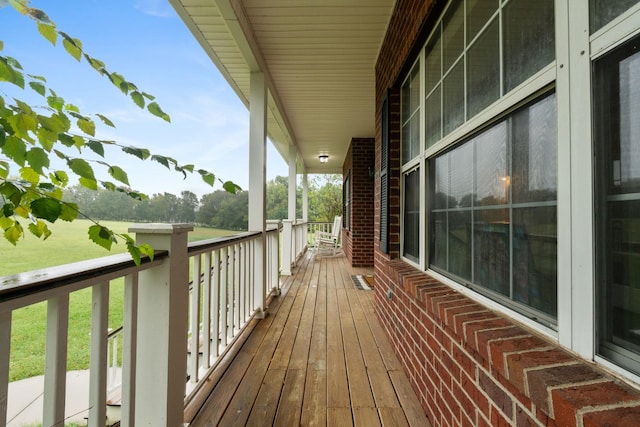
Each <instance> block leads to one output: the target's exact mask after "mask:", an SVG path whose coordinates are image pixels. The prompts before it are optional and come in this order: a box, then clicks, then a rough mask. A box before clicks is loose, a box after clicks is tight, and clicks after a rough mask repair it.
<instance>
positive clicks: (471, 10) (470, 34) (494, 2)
mask: <svg viewBox="0 0 640 427" xmlns="http://www.w3.org/2000/svg"><path fill="white" fill-rule="evenodd" d="M498 3H499V1H498V0H490V1H486V0H467V44H469V43H471V41H472V40H473V39H474V38H475V37H476V35H477V34H478V32H479V31H480V30H481V29H482V27H484V25H485V24H486V23H487V21H488V20H489V18H491V16H493V14H494V13H495V11H496V10H497V8H498Z"/></svg>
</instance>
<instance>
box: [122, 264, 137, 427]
mask: <svg viewBox="0 0 640 427" xmlns="http://www.w3.org/2000/svg"><path fill="white" fill-rule="evenodd" d="M122 323H123V325H122V328H123V329H122V381H121V383H122V385H121V387H122V406H121V408H120V414H121V424H122V425H123V426H125V427H128V426H133V425H134V420H135V408H136V404H135V403H136V402H135V399H136V360H137V339H138V329H137V325H138V274H137V273H136V274H129V275H127V276H126V277H125V279H124V308H123V313H122Z"/></svg>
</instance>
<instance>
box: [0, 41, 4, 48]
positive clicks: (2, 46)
mask: <svg viewBox="0 0 640 427" xmlns="http://www.w3.org/2000/svg"><path fill="white" fill-rule="evenodd" d="M3 49H4V42H3V41H2V40H0V50H3Z"/></svg>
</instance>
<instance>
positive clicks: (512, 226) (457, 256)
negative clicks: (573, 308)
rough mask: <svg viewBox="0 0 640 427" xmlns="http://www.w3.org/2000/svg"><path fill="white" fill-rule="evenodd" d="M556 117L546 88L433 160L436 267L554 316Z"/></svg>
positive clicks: (498, 296)
mask: <svg viewBox="0 0 640 427" xmlns="http://www.w3.org/2000/svg"><path fill="white" fill-rule="evenodd" d="M556 122H557V119H556V100H555V94H551V95H547V96H545V97H544V98H542V99H539V100H537V101H536V102H535V103H532V104H530V105H527V106H525V107H523V108H521V109H520V110H518V111H516V112H514V113H512V114H511V115H509V116H508V117H507V118H506V119H504V120H502V121H500V122H497V123H496V124H494V125H493V126H491V127H490V128H488V129H486V130H484V131H483V132H481V133H479V134H477V135H475V136H473V137H472V138H471V139H469V140H467V141H466V142H464V143H462V144H460V145H458V146H456V147H455V148H453V149H451V150H449V151H448V152H446V153H444V154H442V155H440V156H437V157H435V158H433V159H431V160H430V161H429V170H430V173H431V177H430V180H429V182H430V185H431V189H430V192H431V193H430V194H431V197H430V200H431V207H430V213H429V219H430V228H431V233H430V239H431V241H430V248H431V250H430V260H429V265H430V267H431V268H433V269H435V270H438V271H441V272H442V273H443V274H446V275H449V276H452V277H454V278H455V279H458V280H462V281H463V282H466V283H468V284H469V285H470V286H472V287H474V288H476V289H478V290H479V291H481V292H483V293H485V294H486V295H488V296H489V297H492V298H495V299H497V300H500V301H504V302H506V303H509V301H510V302H511V304H512V305H513V306H514V307H515V308H516V309H519V310H520V311H522V312H523V313H525V314H528V315H531V316H535V317H537V318H539V317H540V316H542V318H545V319H547V320H548V321H550V322H553V321H554V319H555V317H556V312H557V311H556V310H557V308H556V307H557V296H556V293H557V292H556V289H557V279H556V277H557V255H556V247H557V219H556V204H557V203H556V193H557V162H556V154H555V153H556V151H557V132H556V129H557V123H556ZM542 163H544V164H542ZM547 175H548V176H547ZM524 177H526V178H524ZM516 186H517V188H515V187H516ZM516 194H517V195H518V196H517V200H516V199H515V196H516Z"/></svg>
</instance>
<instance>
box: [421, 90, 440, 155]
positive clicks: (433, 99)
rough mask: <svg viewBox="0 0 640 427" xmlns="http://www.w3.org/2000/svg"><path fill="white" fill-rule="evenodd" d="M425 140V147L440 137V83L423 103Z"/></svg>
mask: <svg viewBox="0 0 640 427" xmlns="http://www.w3.org/2000/svg"><path fill="white" fill-rule="evenodd" d="M424 110H425V111H424V116H425V123H424V126H425V140H426V141H425V142H426V144H427V148H429V147H431V146H432V145H433V144H435V143H436V142H438V141H440V139H441V138H442V132H441V130H442V124H441V119H442V113H441V109H440V85H438V87H436V88H435V90H434V91H433V92H432V93H431V95H429V96H428V97H427V99H426V100H425V104H424Z"/></svg>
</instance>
